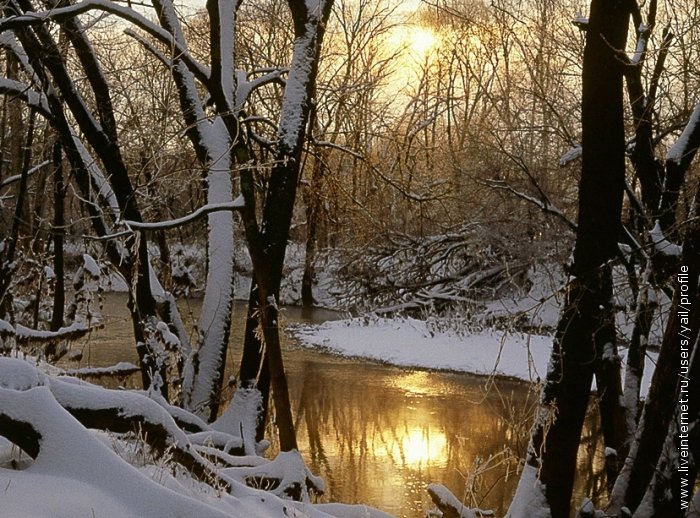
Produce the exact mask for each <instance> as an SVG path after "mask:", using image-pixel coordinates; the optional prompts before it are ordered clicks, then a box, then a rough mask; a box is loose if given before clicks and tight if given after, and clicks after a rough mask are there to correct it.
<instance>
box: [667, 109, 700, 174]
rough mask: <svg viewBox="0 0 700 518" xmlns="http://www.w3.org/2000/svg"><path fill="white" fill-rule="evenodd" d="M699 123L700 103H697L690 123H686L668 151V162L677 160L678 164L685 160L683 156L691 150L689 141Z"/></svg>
mask: <svg viewBox="0 0 700 518" xmlns="http://www.w3.org/2000/svg"><path fill="white" fill-rule="evenodd" d="M698 123H700V103H698V104H697V105H695V109H694V110H693V113H692V115H691V116H690V120H689V121H688V124H686V126H685V128H684V129H683V133H681V136H680V137H678V140H676V143H675V144H673V146H672V147H671V149H669V150H668V153H666V160H667V161H668V162H675V163H676V164H680V163H681V160H683V157H684V156H685V155H686V154H687V153H688V151H689V149H688V143H689V141H690V136H691V135H692V134H693V133H694V132H695V131H696V127H697V125H698Z"/></svg>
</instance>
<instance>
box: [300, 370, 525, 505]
mask: <svg viewBox="0 0 700 518" xmlns="http://www.w3.org/2000/svg"><path fill="white" fill-rule="evenodd" d="M296 378H297V381H298V384H296V385H295V386H293V387H292V391H293V393H292V397H293V399H294V400H296V402H297V403H296V405H297V408H296V416H297V422H298V426H299V429H298V431H299V437H300V440H301V441H302V446H301V447H302V450H305V452H307V458H308V459H309V462H310V464H311V467H312V469H313V470H315V471H317V472H319V473H320V474H321V475H322V476H324V478H325V479H326V482H327V492H328V496H329V497H330V498H333V499H338V500H342V501H348V502H355V501H364V502H370V503H374V504H375V505H379V506H382V507H384V508H386V509H389V508H391V510H392V511H393V512H398V511H404V512H409V511H410V510H413V511H414V512H417V511H420V509H421V507H422V502H424V501H425V500H426V497H427V494H426V493H425V486H426V484H427V483H429V482H441V483H443V484H445V485H447V486H448V487H450V488H451V489H452V490H453V491H455V493H456V494H458V495H461V494H462V493H464V492H465V489H466V487H467V485H466V484H467V479H468V472H469V471H471V470H473V469H474V468H475V466H477V469H478V470H479V472H480V484H478V485H476V486H474V487H476V488H478V489H479V490H480V491H483V492H484V493H485V495H486V498H485V499H482V497H483V495H474V496H475V498H476V501H477V502H478V503H479V504H480V505H484V506H488V507H492V508H494V509H496V510H498V511H500V512H502V511H503V510H504V509H505V506H506V505H507V503H508V501H509V500H510V498H511V496H512V493H513V491H514V489H515V484H516V482H517V479H516V477H514V476H510V477H507V474H508V471H509V470H510V473H511V475H512V474H513V473H512V470H513V469H514V466H515V463H514V462H504V461H503V459H504V458H505V456H502V457H499V462H494V463H493V464H497V465H496V466H495V467H492V464H491V463H488V462H486V461H487V459H488V457H489V455H492V454H496V453H498V452H501V451H503V450H504V448H511V449H514V450H516V449H517V448H519V443H520V441H521V437H520V435H521V430H524V432H525V434H526V433H527V432H528V431H529V425H526V426H523V424H522V422H521V421H517V422H514V421H513V416H514V415H515V414H514V408H524V407H526V406H527V405H526V392H527V390H526V389H525V387H524V385H523V384H520V383H510V382H502V383H499V386H500V387H503V388H502V390H501V391H500V392H499V391H495V392H493V391H490V392H489V393H487V394H486V395H483V394H482V392H481V384H482V383H483V382H482V381H481V380H480V379H477V378H467V377H465V376H457V375H448V374H435V373H430V374H428V373H419V374H413V373H409V372H403V371H401V370H398V369H391V368H387V367H383V366H377V365H365V366H363V367H362V368H361V369H358V367H357V365H352V364H346V363H338V364H333V365H332V368H327V366H324V365H322V364H319V363H316V362H314V361H307V362H304V363H303V364H300V369H299V373H298V375H297V376H296ZM416 378H417V379H416ZM412 382H417V383H416V386H415V387H414V388H415V390H414V388H412V386H411V385H410V383H412ZM424 382H427V383H424ZM504 394H507V397H506V396H504ZM304 442H306V444H304ZM479 459H481V460H479Z"/></svg>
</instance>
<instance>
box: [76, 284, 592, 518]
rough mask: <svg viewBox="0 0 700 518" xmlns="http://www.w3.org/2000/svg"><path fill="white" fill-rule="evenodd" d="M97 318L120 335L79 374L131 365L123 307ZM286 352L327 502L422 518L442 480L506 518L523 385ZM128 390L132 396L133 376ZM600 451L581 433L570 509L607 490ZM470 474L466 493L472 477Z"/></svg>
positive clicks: (236, 338)
mask: <svg viewBox="0 0 700 518" xmlns="http://www.w3.org/2000/svg"><path fill="white" fill-rule="evenodd" d="M105 312H106V313H107V314H109V315H111V319H113V320H114V322H113V323H117V325H116V326H114V325H110V324H109V323H108V325H107V326H106V328H105V329H103V330H100V331H98V332H97V333H95V335H94V336H92V337H91V343H90V344H86V345H83V347H84V351H85V353H86V354H85V356H84V360H83V365H85V363H87V362H86V360H87V359H88V358H90V360H91V363H92V364H93V365H96V366H105V365H110V364H114V363H116V362H118V361H124V360H128V361H136V357H135V356H136V355H135V353H134V350H133V348H132V346H131V344H132V343H133V338H132V337H131V336H130V330H129V327H128V325H127V324H128V320H127V319H126V315H127V313H126V307H125V297H124V296H123V295H114V294H108V296H107V301H106V305H105ZM298 313H299V312H298V311H296V310H295V309H294V308H290V310H289V311H288V315H287V317H288V320H290V321H295V320H296V321H298V320H299V319H300V318H302V317H301V315H299V314H298ZM244 314H245V312H244V308H243V306H242V305H237V307H236V308H235V310H234V317H235V318H236V319H240V320H241V322H237V323H235V324H234V332H233V333H232V337H231V346H232V347H231V349H230V351H229V365H233V368H229V374H230V373H233V372H235V368H236V367H237V365H238V361H239V359H240V344H241V343H242V336H241V335H242V320H243V316H244ZM120 323H121V325H119V324H120ZM285 343H286V345H285V347H286V348H287V350H286V352H285V365H286V368H287V373H288V377H289V386H290V397H291V400H292V405H293V415H294V418H295V420H296V427H297V435H298V442H299V448H300V450H301V452H302V455H303V456H304V458H305V459H306V462H307V464H308V466H309V468H310V469H311V471H312V472H314V473H316V474H319V475H321V476H322V477H323V478H324V480H325V483H326V494H325V495H324V496H323V500H324V501H340V502H345V503H365V504H369V505H372V506H375V507H378V508H380V509H382V510H384V511H386V512H389V513H391V514H394V515H396V516H399V517H411V518H418V517H422V516H425V511H426V510H427V509H429V508H430V507H432V506H431V504H430V501H429V497H428V495H427V492H426V486H427V485H428V484H429V483H432V482H439V483H442V484H444V485H445V486H447V487H448V488H449V489H450V490H451V491H452V492H453V493H454V494H455V495H458V496H460V497H466V498H467V500H466V503H467V504H468V505H472V506H477V505H478V506H480V507H482V508H486V509H493V510H494V511H495V512H496V516H503V514H504V513H505V510H506V509H507V505H508V503H509V502H510V499H511V498H512V496H513V493H514V491H515V486H516V484H517V475H516V474H515V472H514V469H515V467H516V466H515V464H514V463H513V462H506V461H504V459H505V458H506V457H507V456H506V455H500V456H499V455H497V454H498V453H499V452H503V451H504V450H505V449H507V448H508V449H510V450H512V451H513V452H514V453H515V454H516V455H518V456H522V455H524V453H525V451H524V449H525V446H526V445H527V439H528V432H529V426H530V424H529V423H530V422H529V420H528V415H527V412H526V411H524V410H523V409H525V408H527V407H528V406H530V405H531V404H532V398H533V397H534V396H533V395H532V394H529V393H528V387H527V385H526V384H524V383H519V382H511V381H505V380H502V381H499V382H498V383H497V385H496V386H495V387H491V389H490V390H489V391H488V392H485V391H484V387H485V384H486V380H485V379H484V378H479V377H473V376H468V375H463V374H461V375H460V374H450V373H437V372H428V371H415V370H405V369H398V368H395V367H390V366H386V365H378V364H371V363H363V362H357V361H352V360H345V359H342V358H337V357H332V356H328V355H324V354H318V353H314V352H310V351H307V350H301V349H297V348H293V346H291V345H290V343H289V342H288V341H287V342H285ZM77 345H80V344H76V346H77ZM227 376H228V374H227ZM114 383H115V386H116V384H118V383H119V382H117V381H115V382H114ZM121 383H123V381H122V382H121ZM127 384H128V385H130V386H135V384H138V377H137V376H135V377H133V379H131V380H130V382H129V383H127ZM273 442H274V441H273ZM600 443H601V441H600V433H598V431H597V430H596V429H595V428H594V427H591V426H587V427H586V429H585V430H584V437H583V447H582V448H581V449H580V450H579V475H583V476H584V477H585V483H580V482H579V483H577V488H576V492H577V497H576V498H577V499H578V500H577V501H580V497H581V496H582V495H591V494H595V493H600V492H601V491H602V489H601V488H603V486H604V482H603V478H602V475H601V474H602V471H603V461H602V456H597V457H596V456H595V455H594V452H596V451H601V450H602V446H601V444H600ZM271 453H274V452H271ZM494 455H495V457H492V458H491V460H489V458H490V456H494ZM591 456H593V457H594V459H595V461H594V462H591V461H590V459H591ZM477 472H478V473H479V474H480V476H479V477H478V478H477V481H476V482H477V483H476V485H474V487H472V485H471V482H470V481H471V478H470V475H473V474H474V473H477ZM471 490H473V492H472V491H471Z"/></svg>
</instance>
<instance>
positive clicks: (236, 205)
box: [121, 196, 244, 230]
mask: <svg viewBox="0 0 700 518" xmlns="http://www.w3.org/2000/svg"><path fill="white" fill-rule="evenodd" d="M243 207H244V203H243V198H242V197H241V196H239V197H238V198H236V199H235V200H233V201H230V202H223V203H208V204H206V205H204V206H202V207H200V208H199V209H197V210H195V211H194V212H192V213H191V214H188V215H187V216H182V217H181V218H175V219H170V220H167V221H158V222H155V223H147V222H140V221H129V220H124V221H122V222H121V223H122V224H123V225H125V226H127V227H128V228H131V229H132V230H167V229H171V228H175V227H181V226H183V225H186V224H188V223H192V222H193V221H195V220H197V219H198V218H200V217H202V216H205V215H207V214H211V213H212V212H221V211H232V212H236V211H239V210H241V209H243Z"/></svg>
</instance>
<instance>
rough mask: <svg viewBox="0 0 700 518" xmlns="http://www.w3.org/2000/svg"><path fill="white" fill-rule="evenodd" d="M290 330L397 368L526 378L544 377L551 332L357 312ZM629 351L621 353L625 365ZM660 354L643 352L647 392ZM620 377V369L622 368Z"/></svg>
mask: <svg viewBox="0 0 700 518" xmlns="http://www.w3.org/2000/svg"><path fill="white" fill-rule="evenodd" d="M289 331H290V332H291V334H292V335H293V336H294V337H295V338H296V339H297V340H298V341H299V343H300V344H301V345H302V346H304V347H309V348H313V349H319V350H322V351H325V352H328V353H331V354H337V355H341V356H346V357H353V358H362V359H366V360H372V361H378V362H382V363H387V364H391V365H396V366H400V367H411V368H421V369H429V370H446V371H456V372H467V373H470V374H478V375H484V376H490V375H495V376H501V377H508V378H515V379H519V380H523V381H528V382H537V381H539V380H540V379H544V377H545V376H546V373H547V364H548V362H549V358H550V355H551V351H552V336H550V335H537V334H527V333H522V332H517V331H505V330H497V329H489V328H485V329H475V330H469V331H467V330H465V331H459V332H458V331H454V330H452V329H450V326H449V325H445V326H443V325H441V321H440V320H439V319H434V320H428V321H424V320H417V319H413V318H402V317H394V318H382V317H359V318H350V319H345V320H336V321H332V322H326V323H323V324H299V325H295V326H291V327H290V329H289ZM626 354H627V351H626V349H622V350H621V351H620V357H621V360H622V365H623V370H624V365H625V359H626ZM657 356H658V354H657V353H655V352H651V353H649V354H648V355H647V358H646V364H645V369H644V377H643V379H642V386H641V393H642V396H646V394H647V393H648V391H649V386H650V383H651V374H652V373H653V369H654V364H655V362H656V358H657ZM623 376H624V373H623Z"/></svg>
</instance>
